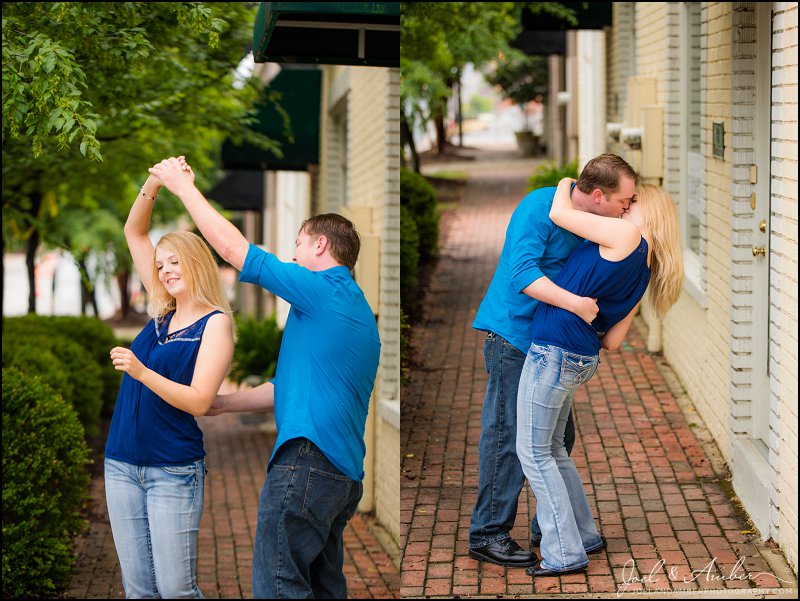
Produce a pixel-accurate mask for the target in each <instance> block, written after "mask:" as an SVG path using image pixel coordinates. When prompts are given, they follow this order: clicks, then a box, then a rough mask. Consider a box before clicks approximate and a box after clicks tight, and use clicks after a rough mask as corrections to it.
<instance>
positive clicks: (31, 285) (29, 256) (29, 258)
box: [25, 195, 42, 313]
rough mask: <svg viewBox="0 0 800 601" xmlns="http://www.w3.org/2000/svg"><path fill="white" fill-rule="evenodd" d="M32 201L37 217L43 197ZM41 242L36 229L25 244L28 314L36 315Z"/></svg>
mask: <svg viewBox="0 0 800 601" xmlns="http://www.w3.org/2000/svg"><path fill="white" fill-rule="evenodd" d="M32 200H33V206H32V207H31V215H33V216H34V217H35V216H37V215H38V214H39V209H40V207H41V206H42V197H41V195H36V196H34V197H33V198H32ZM39 242H40V237H39V230H38V229H36V228H35V227H34V228H33V232H32V233H31V235H30V236H29V237H28V240H27V241H26V242H25V265H26V266H27V268H28V313H36V251H37V249H38V248H39Z"/></svg>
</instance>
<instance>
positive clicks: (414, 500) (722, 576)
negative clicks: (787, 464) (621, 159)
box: [400, 161, 797, 598]
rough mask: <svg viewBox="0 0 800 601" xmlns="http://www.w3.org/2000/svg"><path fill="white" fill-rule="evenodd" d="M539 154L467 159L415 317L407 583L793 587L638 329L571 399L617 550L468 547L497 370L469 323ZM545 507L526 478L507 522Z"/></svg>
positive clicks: (593, 497) (405, 473)
mask: <svg viewBox="0 0 800 601" xmlns="http://www.w3.org/2000/svg"><path fill="white" fill-rule="evenodd" d="M535 165H536V163H534V162H531V161H529V162H524V163H521V162H515V163H513V164H499V163H495V164H489V163H481V162H476V163H475V164H473V165H471V166H470V167H469V171H470V180H469V183H468V185H467V186H466V188H465V190H464V195H463V198H462V200H461V202H460V204H459V206H458V208H457V209H456V210H454V211H452V212H451V213H449V214H446V215H445V219H444V220H443V223H442V233H441V241H440V247H441V251H440V260H439V263H438V265H437V267H436V270H435V272H434V273H433V275H432V280H431V285H430V289H429V292H428V295H427V297H426V303H425V305H426V314H425V317H424V319H423V322H422V323H420V324H418V325H416V326H415V327H414V328H413V334H412V336H413V338H412V340H413V346H414V348H415V349H416V355H415V359H416V361H417V364H418V367H417V368H416V369H415V370H414V371H412V373H411V374H410V382H408V383H407V384H406V385H405V386H404V388H403V391H402V395H403V397H402V398H403V411H402V424H401V425H402V428H401V433H402V434H401V436H402V438H401V447H402V453H403V459H402V468H401V476H402V479H401V506H400V510H401V542H400V546H401V549H402V550H403V560H402V567H401V573H402V578H401V596H403V597H422V596H427V597H439V596H441V597H447V596H460V597H468V596H493V597H496V596H528V595H531V594H553V593H555V594H565V595H570V596H571V595H581V594H582V596H594V595H597V596H615V594H616V593H617V592H620V591H624V592H626V593H633V594H636V592H637V591H639V594H641V595H643V594H644V593H645V592H646V591H676V594H681V593H680V592H679V591H687V593H688V591H694V592H695V593H698V592H703V591H706V590H707V591H708V594H712V593H713V592H714V591H718V592H725V591H726V590H727V592H728V594H730V595H731V596H733V595H734V594H736V595H737V596H741V593H745V596H764V595H765V594H767V591H765V589H767V588H771V587H776V588H777V587H781V586H783V587H787V589H784V590H783V591H781V592H782V593H783V594H782V595H781V596H784V595H786V594H788V595H789V596H793V597H795V598H796V596H797V588H796V587H797V581H796V579H795V578H794V577H793V575H792V572H791V570H790V569H789V568H788V566H787V565H786V562H785V560H784V558H783V556H782V555H781V554H780V552H779V551H777V550H774V549H770V548H768V545H766V544H763V543H760V541H759V539H758V538H757V537H756V536H753V535H752V534H751V533H750V531H751V530H752V526H750V525H749V524H748V523H747V521H746V516H744V515H742V514H741V510H740V509H739V506H738V505H737V504H736V503H735V502H733V501H731V500H730V498H729V495H728V491H729V490H730V489H729V485H730V482H729V479H728V474H727V472H726V469H725V466H724V463H723V462H722V461H721V459H720V456H719V452H718V451H716V450H715V447H714V445H713V441H710V437H708V436H707V434H706V432H705V431H704V429H703V426H702V424H700V423H695V422H700V419H699V416H697V414H696V413H695V414H694V417H693V418H692V423H688V422H687V419H686V417H685V415H684V412H683V409H682V406H685V405H687V404H688V400H687V399H686V398H685V396H684V395H683V393H682V390H681V389H680V386H679V384H677V380H676V379H675V378H674V376H671V375H670V372H669V370H668V366H665V365H663V364H662V362H661V360H660V359H659V358H657V357H655V356H653V355H651V354H649V353H648V352H646V350H645V346H644V342H643V339H642V337H641V335H640V334H639V332H638V331H637V330H636V329H635V328H632V332H631V334H630V335H629V336H628V339H627V341H626V343H625V345H624V346H623V348H622V349H620V351H618V352H614V353H608V352H605V351H603V354H602V356H601V361H602V363H601V366H600V368H599V370H598V372H597V374H596V376H595V377H594V378H593V379H592V380H591V381H590V382H589V384H588V385H587V386H585V387H583V388H581V389H580V390H579V391H578V393H577V395H576V398H575V413H576V428H577V441H576V445H575V449H574V452H573V455H572V457H573V459H574V460H575V463H576V465H577V467H578V471H579V472H580V474H581V477H582V479H583V482H584V485H585V489H586V492H587V496H588V499H589V503H590V505H591V507H592V510H593V512H594V515H595V517H596V520H597V524H598V527H599V530H600V531H601V532H602V533H603V534H604V535H605V536H606V538H607V539H608V548H607V549H606V551H604V552H602V553H600V554H599V555H596V556H594V555H593V556H591V562H590V565H589V570H588V572H587V573H586V574H571V575H565V576H562V577H560V578H540V579H536V580H535V581H534V579H533V578H532V577H530V576H527V575H526V574H525V570H523V569H507V568H503V567H500V566H495V565H491V564H488V563H481V562H477V561H475V560H473V559H472V558H470V557H469V556H468V554H467V551H468V547H467V544H468V528H469V522H470V515H471V513H472V509H473V506H474V503H475V499H476V495H477V480H478V465H477V462H478V441H479V437H480V423H481V407H482V404H483V395H484V391H485V386H486V379H487V375H486V371H485V368H484V359H483V339H484V336H485V335H484V334H483V333H481V332H477V331H475V330H472V329H471V324H472V321H473V319H474V316H475V312H476V310H477V307H478V305H479V304H480V301H481V299H482V298H483V295H484V293H485V291H486V288H487V287H488V284H489V281H490V279H491V277H492V274H493V273H494V269H495V267H496V265H497V259H498V257H499V254H500V250H501V247H502V243H503V238H504V235H505V229H506V226H507V224H508V219H509V217H510V216H511V212H512V211H513V209H514V208H515V207H516V205H517V204H518V203H519V201H520V200H521V198H522V196H523V195H524V193H525V190H526V179H527V177H528V176H529V175H530V174H531V173H532V171H533V168H534V167H535ZM447 168H448V169H456V167H454V166H452V165H448V167H447ZM688 410H689V411H691V408H690V407H689V408H688ZM534 510H535V499H534V497H533V495H532V493H530V488H529V487H528V486H527V485H526V487H525V489H524V490H523V493H522V494H521V495H520V501H519V511H518V514H517V521H516V523H515V527H514V529H513V530H512V533H511V534H512V536H513V537H514V539H516V540H517V541H518V542H519V543H520V544H522V545H523V546H525V547H527V540H528V536H527V528H528V523H529V520H530V517H531V516H532V514H533V512H534ZM537 551H538V550H537ZM739 562H740V563H739ZM707 566H708V569H707V570H705V571H704V572H703V573H696V574H695V575H694V576H693V574H692V571H693V570H703V569H704V568H706V567H707ZM748 576H749V577H748ZM776 576H777V577H778V578H781V579H783V580H784V581H783V582H781V581H779V580H778V578H776ZM633 577H636V578H638V579H639V581H638V582H633V580H634V578H633ZM626 582H627V583H629V584H627V585H626V584H625V583H626ZM728 589H749V590H748V591H747V592H745V591H730V590H728ZM687 593H683V594H687ZM587 594H588V595H587Z"/></svg>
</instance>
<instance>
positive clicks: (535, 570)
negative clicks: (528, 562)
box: [525, 565, 589, 577]
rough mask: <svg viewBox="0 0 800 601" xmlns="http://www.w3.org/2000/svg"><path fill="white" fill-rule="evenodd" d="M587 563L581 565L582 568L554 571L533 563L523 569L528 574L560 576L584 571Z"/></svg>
mask: <svg viewBox="0 0 800 601" xmlns="http://www.w3.org/2000/svg"><path fill="white" fill-rule="evenodd" d="M588 567H589V566H588V565H585V566H583V567H582V568H574V569H572V570H564V571H561V572H554V571H552V570H548V569H547V568H543V567H542V566H541V565H535V566H533V567H530V568H528V569H527V570H525V573H526V574H527V575H528V576H534V577H535V576H561V575H563V574H575V573H576V572H585V571H586V568H588Z"/></svg>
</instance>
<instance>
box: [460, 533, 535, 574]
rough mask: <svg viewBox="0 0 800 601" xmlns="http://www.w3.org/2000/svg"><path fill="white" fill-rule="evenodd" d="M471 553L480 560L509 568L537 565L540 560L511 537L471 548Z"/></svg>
mask: <svg viewBox="0 0 800 601" xmlns="http://www.w3.org/2000/svg"><path fill="white" fill-rule="evenodd" d="M469 555H470V557H473V558H474V559H477V560H478V561H488V562H489V563H493V564H496V565H499V566H506V567H508V568H525V567H528V566H535V565H536V564H537V563H538V561H539V558H538V557H536V554H535V553H531V552H529V551H526V550H525V549H523V548H522V547H520V546H519V545H518V544H517V543H516V542H515V541H514V540H512V539H510V538H506V539H504V540H500V541H497V542H495V543H489V544H488V545H484V546H483V547H478V548H477V549H470V550H469Z"/></svg>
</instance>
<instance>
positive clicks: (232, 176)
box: [206, 170, 264, 211]
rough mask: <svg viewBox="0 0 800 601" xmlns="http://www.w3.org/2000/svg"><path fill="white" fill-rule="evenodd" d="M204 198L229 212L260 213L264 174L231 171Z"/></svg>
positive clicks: (261, 172)
mask: <svg viewBox="0 0 800 601" xmlns="http://www.w3.org/2000/svg"><path fill="white" fill-rule="evenodd" d="M206 196H208V198H210V199H211V200H215V201H216V202H218V203H219V204H221V205H222V206H223V207H225V208H226V209H228V210H230V211H261V210H262V209H263V208H264V172H263V171H248V170H237V171H231V172H229V173H228V174H227V175H225V177H223V178H222V180H221V181H220V182H219V183H217V185H216V186H214V187H213V188H212V189H211V190H210V191H209V192H208V194H206Z"/></svg>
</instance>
